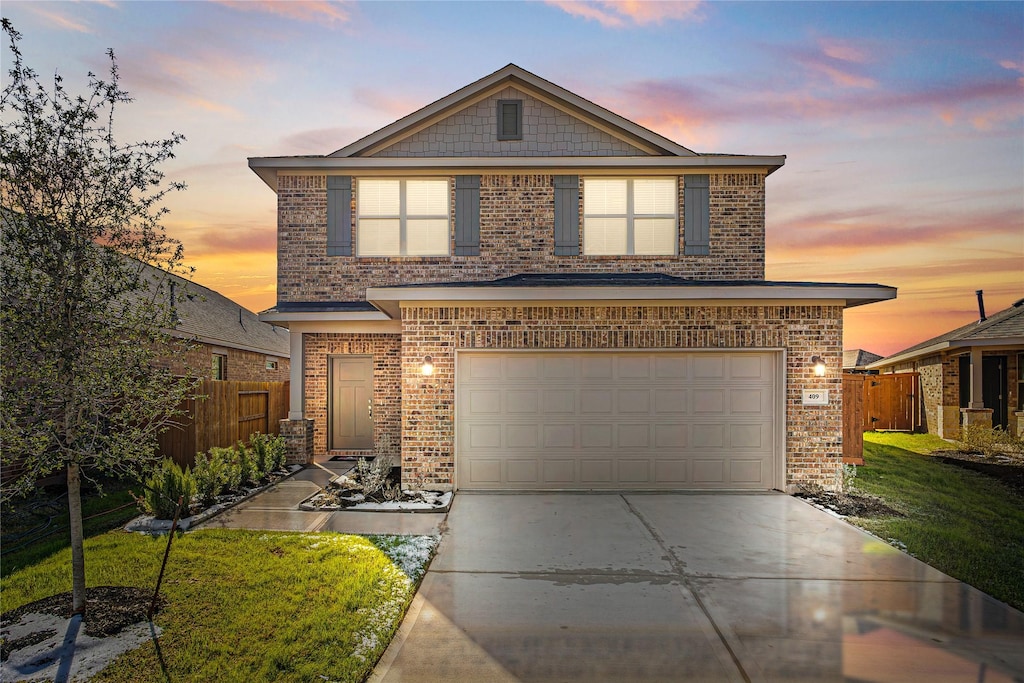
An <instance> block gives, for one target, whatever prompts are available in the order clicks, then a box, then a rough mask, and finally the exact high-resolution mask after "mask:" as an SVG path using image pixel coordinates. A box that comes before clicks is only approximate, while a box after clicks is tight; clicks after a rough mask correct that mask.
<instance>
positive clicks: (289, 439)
mask: <svg viewBox="0 0 1024 683" xmlns="http://www.w3.org/2000/svg"><path fill="white" fill-rule="evenodd" d="M280 424H281V436H282V437H283V438H284V445H285V452H286V454H287V456H286V462H287V463H288V464H289V465H310V464H312V463H313V421H312V420H281V423H280Z"/></svg>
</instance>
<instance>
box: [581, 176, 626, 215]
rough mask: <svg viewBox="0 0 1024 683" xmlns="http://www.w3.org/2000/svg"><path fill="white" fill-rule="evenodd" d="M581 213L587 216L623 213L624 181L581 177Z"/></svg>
mask: <svg viewBox="0 0 1024 683" xmlns="http://www.w3.org/2000/svg"><path fill="white" fill-rule="evenodd" d="M583 213H584V215H587V216H600V215H609V214H610V215H623V216H624V215H625V214H626V181H625V180H606V179H603V178H599V179H595V178H584V179H583Z"/></svg>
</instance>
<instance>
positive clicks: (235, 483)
mask: <svg viewBox="0 0 1024 683" xmlns="http://www.w3.org/2000/svg"><path fill="white" fill-rule="evenodd" d="M210 456H211V457H219V458H220V459H221V460H222V461H223V462H224V488H223V489H222V491H237V490H238V489H240V488H242V477H243V476H244V473H243V472H242V465H241V463H240V462H239V461H238V457H237V454H236V453H235V449H234V448H221V447H219V446H218V447H214V448H211V449H210Z"/></svg>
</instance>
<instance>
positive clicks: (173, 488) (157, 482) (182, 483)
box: [143, 458, 196, 519]
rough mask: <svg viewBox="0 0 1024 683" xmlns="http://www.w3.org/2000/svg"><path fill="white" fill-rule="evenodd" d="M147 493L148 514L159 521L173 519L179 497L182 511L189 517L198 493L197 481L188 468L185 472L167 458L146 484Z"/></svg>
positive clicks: (145, 503)
mask: <svg viewBox="0 0 1024 683" xmlns="http://www.w3.org/2000/svg"><path fill="white" fill-rule="evenodd" d="M145 486H146V492H145V495H144V496H143V501H144V505H145V508H146V512H148V513H150V514H151V515H153V516H154V517H156V518H157V519H172V518H173V517H174V513H175V511H176V510H177V508H178V497H179V496H180V497H181V499H182V501H183V504H182V507H181V511H182V514H183V515H188V510H189V506H190V505H191V503H192V497H193V496H194V495H195V492H196V485H195V481H193V479H192V473H191V472H190V471H189V469H188V468H187V467H186V468H185V470H184V471H182V469H181V468H180V467H178V464H177V463H176V462H174V461H173V460H171V459H170V458H167V459H165V460H164V464H163V466H162V467H161V468H160V469H159V470H157V471H156V472H155V473H154V474H153V476H151V477H150V478H149V480H148V481H147V482H146V484H145Z"/></svg>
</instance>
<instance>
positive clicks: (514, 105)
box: [498, 100, 523, 140]
mask: <svg viewBox="0 0 1024 683" xmlns="http://www.w3.org/2000/svg"><path fill="white" fill-rule="evenodd" d="M498 139H499V140H522V139H523V101H522V100H498Z"/></svg>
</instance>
